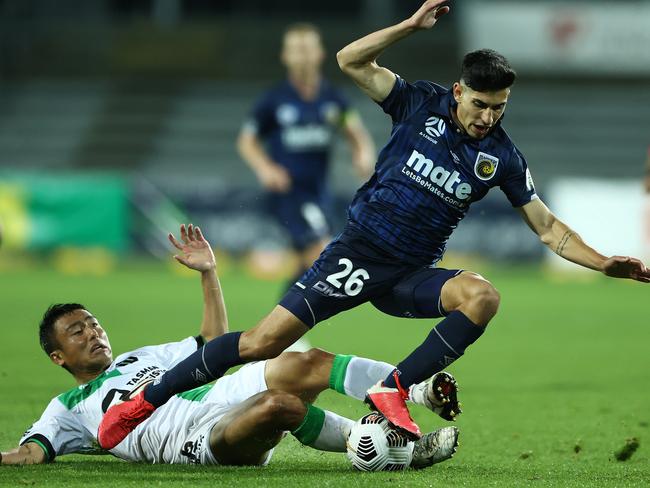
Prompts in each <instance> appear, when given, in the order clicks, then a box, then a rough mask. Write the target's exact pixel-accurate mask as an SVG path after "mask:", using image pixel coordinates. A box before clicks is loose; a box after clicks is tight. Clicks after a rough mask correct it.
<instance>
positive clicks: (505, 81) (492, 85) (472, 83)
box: [460, 49, 517, 92]
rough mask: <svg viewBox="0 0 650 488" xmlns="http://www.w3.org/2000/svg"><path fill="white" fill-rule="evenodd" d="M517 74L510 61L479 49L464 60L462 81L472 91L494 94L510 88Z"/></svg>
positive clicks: (486, 50) (494, 52) (490, 50)
mask: <svg viewBox="0 0 650 488" xmlns="http://www.w3.org/2000/svg"><path fill="white" fill-rule="evenodd" d="M516 78H517V73H515V70H513V69H512V68H511V67H510V63H508V60H507V59H506V58H505V57H504V56H503V55H501V54H499V53H498V52H496V51H494V50H492V49H479V50H478V51H472V52H471V53H467V54H466V55H465V57H464V58H463V63H462V66H461V71H460V79H461V81H462V82H464V83H465V84H466V85H467V86H469V87H470V88H471V89H472V90H475V91H479V92H492V91H499V90H503V89H505V88H509V87H510V86H512V84H513V83H514V82H515V79H516Z"/></svg>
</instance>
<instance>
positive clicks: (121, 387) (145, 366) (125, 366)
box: [20, 337, 212, 462]
mask: <svg viewBox="0 0 650 488" xmlns="http://www.w3.org/2000/svg"><path fill="white" fill-rule="evenodd" d="M202 344H203V341H202V339H201V338H200V337H197V338H195V337H188V338H187V339H184V340H182V341H180V342H172V343H169V344H162V345H158V346H147V347H142V348H140V349H136V350H135V351H131V352H127V353H125V354H122V355H120V356H118V357H117V358H116V359H115V360H114V361H113V363H111V365H110V366H109V368H108V369H107V370H106V371H104V372H103V373H102V374H101V375H99V376H98V377H97V378H95V379H94V380H92V381H90V382H88V383H87V384H85V385H81V386H78V387H76V388H73V389H72V390H69V391H67V392H65V393H63V394H61V395H59V396H57V397H56V398H54V399H53V400H52V401H51V402H50V403H49V405H48V406H47V408H46V409H45V412H43V415H42V416H41V418H40V419H39V420H38V421H37V422H36V423H35V424H34V425H32V426H31V427H30V428H29V429H28V430H27V432H25V434H23V437H22V438H21V440H20V444H21V445H22V444H25V443H26V442H35V443H37V444H39V445H40V446H41V447H42V448H43V449H44V450H45V452H46V455H47V459H48V460H49V461H52V460H53V459H54V458H55V457H56V456H60V455H62V454H69V453H87V454H97V453H102V452H104V451H102V450H101V448H100V447H99V444H98V443H97V430H98V428H99V423H100V422H101V420H102V417H103V415H104V413H105V412H106V410H108V408H109V407H110V406H111V405H113V404H115V403H116V402H119V401H123V400H125V399H127V398H129V396H130V395H132V394H133V393H134V392H137V391H138V390H139V389H140V388H142V386H144V385H145V384H146V383H148V382H150V381H152V380H153V379H155V378H156V377H158V376H160V375H162V374H163V373H164V372H165V371H166V370H168V369H170V368H172V367H173V366H175V365H176V364H177V363H178V362H180V361H181V360H183V359H185V358H186V357H187V356H189V355H190V354H192V353H193V352H194V351H196V350H197V348H198V347H200V346H201V345H202ZM211 387H212V385H206V386H203V387H199V388H197V389H195V390H191V391H188V392H185V393H182V394H180V395H177V396H176V397H174V398H172V399H171V400H170V401H169V402H168V403H167V404H165V405H164V406H163V407H161V408H159V409H158V410H156V411H155V412H154V414H153V415H152V416H151V417H150V418H149V419H147V420H146V421H145V422H143V423H142V424H140V425H139V426H138V428H137V429H136V430H135V431H133V432H132V433H131V434H130V435H129V436H128V437H127V438H126V439H125V440H124V441H123V442H122V443H120V444H119V445H118V446H117V447H115V448H114V449H112V450H111V451H110V453H111V454H113V455H115V456H117V457H120V458H122V459H126V460H129V461H144V462H183V461H182V460H181V461H174V459H175V458H174V455H175V454H173V453H172V451H174V452H176V451H179V449H182V446H180V447H179V446H177V445H173V446H171V445H170V443H174V444H176V441H177V440H178V442H180V441H182V439H180V440H179V439H176V438H177V437H178V436H177V435H175V434H176V433H178V432H180V430H182V428H183V426H185V424H188V422H191V421H192V416H193V415H195V414H196V412H197V408H196V407H194V405H195V404H196V405H197V406H198V405H199V404H200V403H201V402H202V401H203V400H204V397H205V396H206V395H207V394H208V393H209V392H210V390H211ZM179 429H180V430H179ZM185 462H188V461H185ZM190 462H191V460H190Z"/></svg>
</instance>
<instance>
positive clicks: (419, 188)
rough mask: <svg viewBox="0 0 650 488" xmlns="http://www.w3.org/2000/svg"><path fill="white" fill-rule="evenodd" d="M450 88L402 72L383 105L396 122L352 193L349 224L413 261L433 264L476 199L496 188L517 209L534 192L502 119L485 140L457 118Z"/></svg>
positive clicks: (526, 170)
mask: <svg viewBox="0 0 650 488" xmlns="http://www.w3.org/2000/svg"><path fill="white" fill-rule="evenodd" d="M455 105H456V101H455V100H454V98H453V96H452V93H451V92H450V91H449V90H448V89H446V88H443V87H441V86H439V85H436V84H435V83H432V82H429V81H417V82H415V83H407V82H406V81H404V80H403V79H402V78H400V77H399V76H398V77H397V79H396V81H395V86H394V87H393V89H392V91H391V92H390V94H389V95H388V97H387V98H386V99H385V100H384V101H383V102H381V103H380V106H381V107H382V108H383V110H384V112H386V113H387V114H388V115H390V116H391V118H392V121H393V127H392V131H391V136H390V139H389V141H388V143H387V144H386V145H385V146H384V148H383V149H382V150H381V152H380V154H379V158H378V162H377V165H376V167H375V173H374V174H373V176H372V178H371V179H370V180H369V181H368V182H367V183H366V184H365V185H364V186H362V187H361V188H360V189H359V190H358V191H357V194H356V195H355V198H354V200H353V201H352V203H351V205H350V208H349V210H348V217H349V225H350V226H351V227H353V228H355V229H356V230H358V231H361V232H362V233H364V234H369V235H370V236H371V237H372V239H373V242H374V243H376V244H378V245H379V246H381V247H382V248H384V249H385V250H387V251H388V252H390V253H391V254H392V255H394V256H396V257H398V258H400V259H401V260H403V261H404V262H407V263H411V264H416V265H420V264H431V263H433V262H436V261H438V260H439V259H440V258H441V257H442V254H443V253H444V250H445V247H446V243H447V240H448V238H449V236H450V235H451V233H452V232H453V230H454V229H455V228H456V227H457V225H458V223H459V222H460V220H461V219H462V218H463V217H464V216H465V215H466V213H467V211H468V209H469V207H470V205H471V204H472V202H475V201H477V200H480V199H481V198H483V197H484V196H485V195H486V194H487V192H488V191H489V190H490V189H491V188H493V187H495V186H498V187H500V188H501V190H502V191H503V192H504V193H505V194H506V197H507V198H508V200H509V201H510V203H511V204H512V205H513V206H515V207H519V206H522V205H525V204H526V203H528V202H530V201H531V200H532V199H534V198H537V195H536V193H535V188H534V185H533V181H532V178H531V176H530V172H529V171H528V167H527V165H526V160H525V159H524V156H523V155H522V154H521V152H520V151H519V150H518V149H517V147H516V146H515V145H514V143H513V142H512V141H511V140H510V138H509V137H508V135H507V134H506V132H505V130H504V129H503V128H502V127H501V125H500V123H498V124H497V126H496V127H495V128H494V129H493V130H492V131H491V132H490V133H489V134H488V135H487V136H486V137H485V138H483V139H481V140H479V139H474V138H471V137H469V136H467V135H465V133H464V131H462V130H460V129H459V128H458V127H457V126H456V124H455V123H454V121H453V119H452V116H451V110H454V107H455Z"/></svg>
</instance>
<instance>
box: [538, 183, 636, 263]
mask: <svg viewBox="0 0 650 488" xmlns="http://www.w3.org/2000/svg"><path fill="white" fill-rule="evenodd" d="M547 196H548V205H549V207H550V208H551V211H552V212H553V213H554V214H555V215H557V216H558V217H559V218H560V219H561V220H562V221H563V222H565V223H566V224H567V225H568V226H569V227H571V228H572V229H573V230H574V231H576V232H577V233H578V234H579V235H580V237H582V239H583V240H584V241H585V242H586V243H587V244H589V245H590V246H591V247H593V248H594V249H596V250H597V251H598V252H600V253H601V254H604V255H605V256H613V255H623V256H626V255H628V256H634V257H638V258H643V257H644V255H645V257H648V256H647V254H646V253H647V250H648V248H647V245H648V243H647V241H646V239H647V236H644V229H645V228H646V225H647V222H646V223H645V224H644V219H645V218H648V216H647V214H645V206H646V205H647V200H646V199H647V196H646V195H645V194H644V191H643V185H642V182H641V181H638V180H619V181H616V180H613V181H612V180H607V179H582V178H581V179H578V178H562V179H558V180H556V181H554V182H552V183H551V184H550V185H548V191H547ZM547 258H548V260H549V261H550V264H551V265H552V266H554V267H557V268H563V269H568V268H575V269H578V267H577V266H576V265H574V264H572V263H570V262H568V261H566V260H564V259H562V258H560V257H559V256H557V255H556V254H554V253H553V252H551V251H550V250H549V251H548V252H547Z"/></svg>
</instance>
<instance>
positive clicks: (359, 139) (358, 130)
mask: <svg viewBox="0 0 650 488" xmlns="http://www.w3.org/2000/svg"><path fill="white" fill-rule="evenodd" d="M343 132H344V133H345V136H346V137H347V139H348V143H349V144H350V148H351V149H352V163H353V164H354V169H355V170H356V171H357V174H358V175H359V177H360V178H361V179H362V180H364V181H365V180H366V179H368V178H369V177H370V175H372V171H373V166H374V164H375V158H376V156H377V154H376V152H375V144H374V143H373V141H372V137H370V134H368V131H367V130H366V128H365V126H364V125H363V122H362V121H361V117H360V116H359V114H357V113H356V112H352V113H350V114H348V115H347V116H346V117H345V120H344V121H343Z"/></svg>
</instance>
